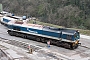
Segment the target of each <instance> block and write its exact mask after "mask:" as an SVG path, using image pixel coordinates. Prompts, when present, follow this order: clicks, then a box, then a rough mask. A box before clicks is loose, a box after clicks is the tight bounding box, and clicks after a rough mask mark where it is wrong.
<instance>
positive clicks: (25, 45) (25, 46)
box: [0, 37, 70, 60]
mask: <svg viewBox="0 0 90 60" xmlns="http://www.w3.org/2000/svg"><path fill="white" fill-rule="evenodd" d="M0 41H2V42H5V43H8V44H11V45H14V46H17V47H20V48H23V49H25V50H28V45H30V47H31V48H32V49H33V51H35V52H38V53H39V54H40V55H42V54H44V56H49V57H51V58H54V59H56V60H63V59H64V60H70V59H69V58H68V57H66V56H62V55H60V54H56V53H55V52H50V51H48V52H47V51H44V50H43V48H42V47H39V46H34V45H31V44H29V43H26V42H22V41H18V40H9V39H6V38H2V37H0Z"/></svg>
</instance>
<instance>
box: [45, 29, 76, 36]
mask: <svg viewBox="0 0 90 60" xmlns="http://www.w3.org/2000/svg"><path fill="white" fill-rule="evenodd" d="M44 29H45V30H49V31H55V32H62V34H70V35H73V34H74V33H75V32H76V30H71V29H66V28H54V27H44Z"/></svg>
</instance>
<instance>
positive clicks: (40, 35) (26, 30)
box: [1, 16, 80, 49]
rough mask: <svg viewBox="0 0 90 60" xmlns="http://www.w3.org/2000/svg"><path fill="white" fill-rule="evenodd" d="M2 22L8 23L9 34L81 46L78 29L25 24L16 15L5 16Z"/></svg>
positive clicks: (56, 43)
mask: <svg viewBox="0 0 90 60" xmlns="http://www.w3.org/2000/svg"><path fill="white" fill-rule="evenodd" d="M1 20H2V21H1V23H3V24H6V25H7V27H8V28H9V29H8V31H7V32H8V34H9V35H11V36H17V37H22V38H27V39H30V40H35V41H39V42H43V43H46V42H47V41H50V44H52V45H57V46H62V47H65V48H69V49H76V48H77V47H78V46H79V39H80V33H79V31H78V30H72V29H66V28H55V27H50V26H43V25H38V24H24V23H23V20H19V19H18V18H15V17H9V16H8V17H3V18H2V19H1Z"/></svg>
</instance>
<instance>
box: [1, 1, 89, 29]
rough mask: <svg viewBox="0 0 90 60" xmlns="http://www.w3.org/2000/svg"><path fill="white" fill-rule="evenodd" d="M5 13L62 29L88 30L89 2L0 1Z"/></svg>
mask: <svg viewBox="0 0 90 60" xmlns="http://www.w3.org/2000/svg"><path fill="white" fill-rule="evenodd" d="M0 3H1V4H3V9H4V10H5V11H8V12H11V13H14V14H16V15H26V16H30V17H31V16H34V17H37V18H39V19H40V20H41V21H43V22H47V23H52V24H56V25H60V26H64V27H73V28H81V29H90V0H0Z"/></svg>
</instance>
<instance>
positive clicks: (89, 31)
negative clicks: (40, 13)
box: [29, 20, 90, 36]
mask: <svg viewBox="0 0 90 60" xmlns="http://www.w3.org/2000/svg"><path fill="white" fill-rule="evenodd" d="M29 23H33V20H30V21H29ZM36 24H40V25H44V26H51V27H56V28H64V27H63V26H58V25H53V24H49V23H44V22H40V21H36ZM68 29H73V30H79V31H80V34H84V35H89V36H90V30H82V29H75V28H68Z"/></svg>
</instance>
